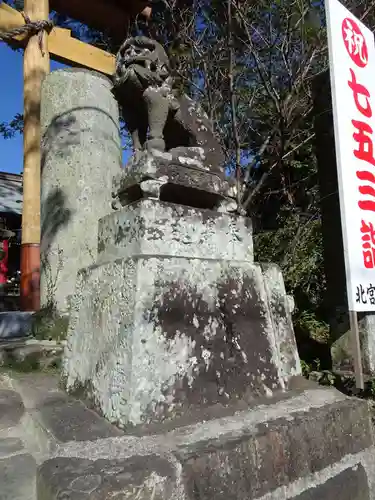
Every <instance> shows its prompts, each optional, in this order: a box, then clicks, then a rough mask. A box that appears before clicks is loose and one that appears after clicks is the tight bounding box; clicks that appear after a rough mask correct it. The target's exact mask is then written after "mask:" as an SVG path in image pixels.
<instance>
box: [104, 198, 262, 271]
mask: <svg viewBox="0 0 375 500" xmlns="http://www.w3.org/2000/svg"><path fill="white" fill-rule="evenodd" d="M98 241H99V243H98V254H99V259H100V261H101V262H103V261H108V260H110V259H119V258H123V257H130V256H132V255H168V256H173V257H195V258H203V259H208V258H209V259H223V260H242V261H249V262H252V261H253V260H254V259H253V237H252V225H251V219H249V218H248V217H239V216H237V215H230V214H225V213H219V212H215V211H211V210H202V209H198V208H192V207H187V206H184V205H176V204H173V203H164V202H161V201H158V200H152V199H144V200H140V201H138V202H136V203H132V204H131V205H128V206H126V207H124V208H123V209H122V210H119V211H118V212H115V213H112V214H110V215H107V216H106V217H103V218H102V219H101V220H100V221H99V235H98Z"/></svg>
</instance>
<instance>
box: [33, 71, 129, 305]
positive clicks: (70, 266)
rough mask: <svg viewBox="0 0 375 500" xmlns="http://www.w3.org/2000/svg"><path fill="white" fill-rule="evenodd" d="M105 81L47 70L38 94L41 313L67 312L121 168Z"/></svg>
mask: <svg viewBox="0 0 375 500" xmlns="http://www.w3.org/2000/svg"><path fill="white" fill-rule="evenodd" d="M111 87H112V84H111V82H110V80H109V79H107V78H106V77H104V76H102V75H100V74H98V73H95V72H92V71H88V70H83V69H67V70H66V69H64V70H59V71H54V72H52V73H51V74H50V75H48V76H47V77H46V79H45V80H44V83H43V88H42V106H41V123H42V134H43V135H42V165H41V167H42V182H41V229H42V236H41V240H42V241H41V307H42V308H43V307H47V306H54V307H55V308H56V310H57V311H58V312H59V313H66V312H67V311H68V309H69V298H70V296H71V295H72V294H73V292H74V287H75V281H76V275H77V271H78V270H79V269H81V268H84V267H87V266H89V265H91V264H93V263H94V262H95V261H96V256H97V243H98V241H97V238H98V220H99V219H100V218H101V217H103V216H104V215H107V214H108V213H110V211H111V199H112V198H111V187H112V178H113V176H114V175H116V174H117V173H118V172H119V170H120V168H121V160H122V156H121V143H120V132H119V111H118V105H117V102H116V100H115V99H114V97H113V95H112V93H111Z"/></svg>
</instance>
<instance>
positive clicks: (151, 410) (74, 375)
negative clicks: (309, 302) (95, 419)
mask: <svg viewBox="0 0 375 500" xmlns="http://www.w3.org/2000/svg"><path fill="white" fill-rule="evenodd" d="M141 161H142V162H144V163H142V164H139V163H137V164H133V165H131V166H130V167H129V168H128V169H126V171H125V172H124V173H123V174H122V175H121V176H120V178H116V179H115V181H114V197H117V199H118V201H119V205H120V206H121V207H122V208H121V210H119V211H117V212H114V213H112V214H110V215H107V216H106V217H104V218H102V219H101V220H100V222H99V243H98V262H97V263H96V264H95V265H93V266H90V267H88V268H86V269H84V270H83V271H81V272H80V273H79V276H78V281H77V286H76V293H75V296H74V301H73V304H72V311H71V320H70V327H69V336H68V346H67V349H66V356H65V362H64V378H65V383H66V387H67V389H68V390H69V391H74V390H77V389H81V390H83V391H84V394H85V397H86V398H88V399H90V400H91V401H92V402H93V404H94V406H95V407H96V408H97V409H98V410H100V411H101V412H102V413H103V415H104V416H105V417H106V418H107V419H108V420H109V421H110V422H112V423H116V424H117V425H119V426H120V427H126V426H129V425H130V426H137V425H142V424H146V423H148V424H149V423H155V422H162V421H163V422H165V421H172V420H174V419H176V418H178V417H179V418H180V417H182V416H183V415H186V414H190V415H192V418H194V414H195V413H196V411H197V409H199V410H201V409H202V408H206V409H209V408H212V407H213V406H215V405H219V406H221V407H229V406H232V405H234V406H236V405H238V404H240V405H241V404H250V403H251V402H253V401H254V400H255V399H256V398H258V397H261V396H265V397H271V396H272V395H274V394H275V393H278V392H280V391H283V390H284V389H285V388H287V387H288V384H289V381H290V379H291V378H292V377H294V376H296V375H298V374H300V365H299V358H298V353H297V349H296V344H295V339H294V334H293V328H292V322H291V310H290V307H289V301H288V298H287V296H286V293H285V289H284V284H283V280H282V276H281V273H280V271H279V270H278V269H277V267H275V266H265V267H262V266H260V265H259V264H256V263H254V261H253V244H252V232H251V223H250V220H249V219H247V218H243V217H238V216H236V215H233V214H230V213H226V212H225V211H224V210H225V207H230V206H231V203H233V201H231V199H230V198H229V196H228V191H227V189H228V186H227V184H226V181H225V180H224V179H222V178H219V176H218V175H216V174H215V175H213V174H211V173H210V172H206V171H204V170H202V169H197V168H191V167H187V166H184V167H183V166H181V165H179V166H176V165H173V164H172V165H171V168H170V169H169V171H168V170H164V171H163V170H162V169H163V168H165V167H164V166H163V163H164V162H165V158H162V157H160V156H159V157H157V158H155V157H149V158H148V159H146V160H145V159H142V160H141ZM198 179H199V182H198ZM178 199H181V200H186V199H189V200H190V206H189V205H187V204H182V203H180V204H178V203H176V202H177V200H178ZM218 210H221V211H220V212H219V211H218Z"/></svg>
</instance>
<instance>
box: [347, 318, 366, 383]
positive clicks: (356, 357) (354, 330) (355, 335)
mask: <svg viewBox="0 0 375 500" xmlns="http://www.w3.org/2000/svg"><path fill="white" fill-rule="evenodd" d="M349 318H350V334H351V337H352V338H351V340H352V350H353V364H354V373H355V385H356V387H357V389H361V390H363V389H364V387H365V385H364V381H363V368H362V355H361V342H360V338H359V327H358V316H357V312H356V311H349Z"/></svg>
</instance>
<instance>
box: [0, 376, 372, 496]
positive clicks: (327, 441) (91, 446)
mask: <svg viewBox="0 0 375 500" xmlns="http://www.w3.org/2000/svg"><path fill="white" fill-rule="evenodd" d="M306 384H307V385H306ZM0 386H1V390H0V462H1V463H0V484H1V485H3V483H4V488H3V489H0V499H1V500H8V499H9V500H10V499H12V500H14V499H15V500H60V499H62V498H66V499H70V500H75V499H76V500H80V499H84V500H107V499H109V498H129V499H131V500H135V499H139V500H140V499H142V498H152V499H154V500H172V499H173V500H192V499H193V498H194V499H196V500H232V499H233V500H265V499H267V500H331V499H333V498H340V500H372V499H373V498H375V490H374V485H373V478H374V476H375V466H374V461H373V456H374V453H375V451H374V443H373V438H372V428H371V421H370V413H369V411H368V405H367V403H366V402H365V401H360V400H357V399H355V398H348V397H345V396H344V395H342V394H340V393H338V392H337V391H336V390H333V389H321V388H315V387H314V386H312V385H311V383H307V382H305V383H304V384H303V385H301V386H300V387H299V388H298V387H296V388H295V390H294V391H290V392H289V393H288V394H286V395H285V397H283V398H281V399H277V398H271V399H270V400H268V402H267V401H263V402H258V403H257V404H255V405H254V406H253V407H251V408H247V409H245V410H243V411H239V412H236V413H232V414H230V415H229V414H228V412H224V413H223V415H220V411H219V412H218V413H217V414H216V416H215V417H214V418H212V419H211V420H208V421H202V422H198V423H195V424H190V425H189V424H185V425H183V426H182V427H179V428H174V429H173V428H172V429H170V428H169V429H168V428H165V429H164V430H163V429H162V428H161V429H159V433H158V434H157V433H154V434H150V433H148V434H142V433H138V435H135V434H132V433H130V431H128V432H129V433H128V434H124V433H122V432H121V431H119V430H118V429H117V428H115V427H113V426H112V425H110V424H109V423H108V422H107V421H105V420H104V419H103V418H101V417H100V416H99V415H98V414H96V413H94V412H92V411H91V410H90V409H89V408H87V407H86V406H85V405H84V404H83V402H81V401H77V400H74V399H72V398H70V397H68V396H66V395H65V394H64V393H63V392H61V391H60V390H59V386H58V378H57V376H51V375H45V374H32V375H30V374H11V375H8V376H6V375H3V376H2V377H1V379H0ZM21 472H22V474H23V477H22V478H18V475H19V474H20V473H21ZM35 477H37V481H35ZM17 478H18V479H19V480H18V481H17ZM24 478H25V479H24ZM35 484H37V486H36V489H35ZM3 492H4V493H3ZM2 495H3V496H2Z"/></svg>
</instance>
